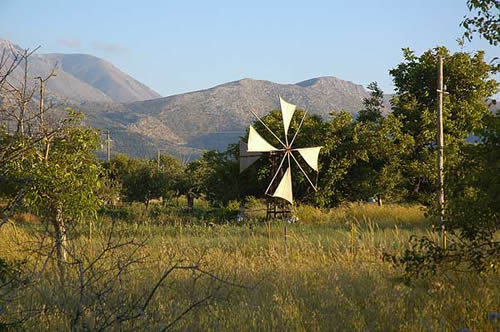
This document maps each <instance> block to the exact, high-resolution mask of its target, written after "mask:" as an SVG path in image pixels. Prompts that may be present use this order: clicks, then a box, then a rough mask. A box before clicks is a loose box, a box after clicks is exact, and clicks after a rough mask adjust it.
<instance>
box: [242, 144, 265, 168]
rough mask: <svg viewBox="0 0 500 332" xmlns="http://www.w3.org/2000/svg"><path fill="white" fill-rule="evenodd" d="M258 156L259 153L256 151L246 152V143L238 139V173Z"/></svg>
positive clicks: (259, 155)
mask: <svg viewBox="0 0 500 332" xmlns="http://www.w3.org/2000/svg"><path fill="white" fill-rule="evenodd" d="M260 157H261V154H260V153H258V152H248V145H247V144H246V143H245V142H242V141H240V173H241V172H243V171H244V170H246V169H247V168H248V167H250V165H252V164H253V163H254V162H256V161H257V160H258V159H259V158H260Z"/></svg>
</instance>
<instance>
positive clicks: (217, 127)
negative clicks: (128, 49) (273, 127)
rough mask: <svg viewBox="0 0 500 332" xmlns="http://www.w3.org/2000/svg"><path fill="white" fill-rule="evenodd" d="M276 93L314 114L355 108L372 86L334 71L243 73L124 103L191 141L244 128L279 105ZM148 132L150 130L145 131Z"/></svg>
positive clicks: (133, 110) (324, 114) (239, 130)
mask: <svg viewBox="0 0 500 332" xmlns="http://www.w3.org/2000/svg"><path fill="white" fill-rule="evenodd" d="M278 95H281V96H282V97H283V98H284V99H286V100H288V101H290V102H291V103H294V104H296V105H297V106H298V108H302V109H306V110H308V111H309V112H311V113H312V114H318V115H321V116H323V117H325V118H326V117H327V116H328V114H329V113H330V112H335V111H340V110H346V111H348V112H351V113H356V112H357V111H359V110H360V109H361V107H362V101H363V98H365V97H367V96H368V92H367V91H366V90H365V89H363V87H362V86H360V85H356V84H354V83H351V82H347V81H343V80H340V79H337V78H335V77H321V78H315V79H312V80H308V81H304V82H300V83H297V84H277V83H273V82H269V81H260V80H252V79H243V80H240V81H235V82H230V83H226V84H222V85H219V86H216V87H214V88H211V89H207V90H202V91H196V92H191V93H186V94H181V95H175V96H171V97H166V98H160V99H154V100H148V101H143V102H135V103H130V104H126V105H124V107H126V108H127V109H128V110H129V111H130V112H133V113H136V114H141V115H142V116H146V115H147V116H151V117H155V118H157V119H158V120H159V121H161V122H162V123H163V124H164V125H165V126H167V127H169V128H170V129H171V132H172V133H173V134H175V135H176V136H178V137H180V138H181V139H183V140H186V141H187V142H188V144H189V142H191V141H192V140H196V139H197V138H198V137H199V136H200V135H210V134H212V135H217V134H216V133H227V132H242V131H244V130H245V128H246V127H247V126H248V125H249V124H250V123H251V122H253V121H254V120H255V117H254V116H253V115H252V111H253V112H254V113H256V114H257V115H259V116H263V115H264V114H266V113H268V112H270V111H271V110H273V109H277V108H279V100H278ZM145 134H147V133H145Z"/></svg>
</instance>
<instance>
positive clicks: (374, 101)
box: [358, 82, 384, 122]
mask: <svg viewBox="0 0 500 332" xmlns="http://www.w3.org/2000/svg"><path fill="white" fill-rule="evenodd" d="M368 90H370V91H371V92H370V98H365V99H363V106H364V108H363V109H362V110H360V111H359V112H358V121H361V122H368V121H369V122H377V121H379V120H381V119H382V118H383V116H382V111H383V109H384V92H383V91H382V89H380V88H379V86H378V84H377V82H372V83H370V84H368Z"/></svg>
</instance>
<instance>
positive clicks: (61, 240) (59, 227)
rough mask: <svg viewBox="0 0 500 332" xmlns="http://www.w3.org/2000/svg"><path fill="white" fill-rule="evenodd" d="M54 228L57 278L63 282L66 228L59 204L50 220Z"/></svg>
mask: <svg viewBox="0 0 500 332" xmlns="http://www.w3.org/2000/svg"><path fill="white" fill-rule="evenodd" d="M52 223H53V225H54V230H55V240H56V243H55V249H56V256H57V266H58V268H59V278H60V280H61V283H63V284H64V276H65V266H64V264H65V263H66V245H67V243H66V228H65V225H64V218H63V208H62V205H61V204H58V206H57V207H56V211H55V215H54V219H53V220H52Z"/></svg>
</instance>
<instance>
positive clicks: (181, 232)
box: [0, 204, 500, 331]
mask: <svg viewBox="0 0 500 332" xmlns="http://www.w3.org/2000/svg"><path fill="white" fill-rule="evenodd" d="M141 209H142V208H141V207H140V206H133V207H128V208H121V209H119V210H113V211H111V210H109V211H104V212H103V213H102V215H101V217H100V219H99V221H97V222H95V223H93V224H87V225H79V226H78V227H77V228H76V229H75V230H74V233H75V234H76V235H75V236H73V237H72V238H71V239H70V245H71V250H72V252H73V253H75V254H74V255H75V257H70V258H69V259H68V261H72V259H73V258H74V259H78V261H81V262H82V264H81V265H80V266H83V267H88V266H89V265H90V264H91V263H92V261H93V258H95V257H97V256H98V255H99V253H100V252H102V249H103V248H104V247H105V246H106V243H107V242H108V241H109V237H108V235H109V233H110V229H111V224H113V223H112V218H115V219H116V222H115V223H114V229H113V234H114V235H113V237H116V240H117V241H118V240H119V239H118V238H120V240H121V241H129V240H131V239H132V238H134V239H135V241H136V242H141V243H142V241H144V244H143V245H135V244H128V245H124V246H123V247H118V248H116V249H114V250H113V251H109V252H107V254H105V255H103V256H102V257H101V258H100V259H99V260H98V263H96V264H95V265H94V266H92V267H91V268H89V269H88V271H87V272H86V274H84V277H85V280H84V281H85V282H84V283H82V273H79V271H80V272H81V270H79V265H78V264H68V266H67V271H66V272H67V278H66V280H65V284H64V287H63V286H62V285H61V282H60V280H59V279H58V278H57V277H56V276H57V268H56V266H55V264H53V263H49V265H48V266H47V269H46V270H45V271H44V272H43V274H42V275H41V277H40V278H39V279H37V281H36V282H34V283H33V285H30V287H26V288H23V289H22V290H21V291H19V292H18V294H16V296H17V297H16V299H15V300H14V301H13V302H12V303H11V304H10V306H9V307H8V310H7V312H6V313H4V314H3V315H2V316H0V322H2V321H7V319H11V320H12V318H13V317H24V316H26V313H27V312H30V311H32V312H33V314H32V315H28V318H24V320H25V321H24V322H23V323H22V324H23V325H18V328H19V329H22V330H24V329H28V330H54V331H57V330H60V331H65V330H69V329H71V325H72V319H74V317H75V315H76V313H77V312H80V314H79V315H80V316H79V317H80V321H85V324H84V325H86V326H88V327H89V329H91V330H92V329H95V328H98V327H99V326H101V327H102V326H104V325H105V322H106V319H107V321H108V322H111V323H110V324H109V325H108V326H105V328H106V329H109V330H128V329H131V330H150V331H156V330H162V329H164V328H172V329H174V330H203V331H205V330H213V331H236V330H241V331H247V330H278V331H314V330H324V331H332V330H333V331H335V330H338V331H456V330H459V329H460V328H465V327H467V328H469V329H470V330H471V331H498V330H499V329H500V325H499V322H498V320H497V321H495V320H491V319H489V318H488V315H489V314H490V313H493V312H498V311H500V277H499V276H498V275H493V274H490V275H470V274H458V273H448V274H446V275H441V276H437V277H433V278H429V279H426V280H416V281H412V282H411V283H408V282H406V281H405V279H404V278H402V271H401V270H399V268H397V267H394V266H392V265H391V264H390V263H388V262H385V261H383V259H382V257H383V255H384V253H390V254H398V253H401V252H402V251H403V250H404V249H405V248H407V245H408V240H409V237H410V236H411V235H412V234H415V235H424V234H425V235H428V236H431V237H435V238H436V240H437V234H435V233H433V232H432V220H429V219H426V218H425V217H424V212H423V209H422V208H421V207H419V206H403V205H388V206H383V207H378V206H376V205H372V204H364V205H358V204H353V205H348V206H344V207H341V208H337V209H333V210H330V211H323V210H318V209H315V208H312V207H308V206H302V207H299V208H297V210H296V211H295V214H296V215H297V216H298V217H299V220H300V221H299V223H297V224H286V228H287V236H286V241H285V235H284V232H285V223H284V222H283V221H273V222H270V223H264V222H263V221H261V220H260V219H259V218H260V216H261V213H262V212H261V206H259V205H258V204H256V205H254V206H252V207H251V208H249V209H248V210H247V215H248V216H250V218H249V219H247V220H245V221H244V222H241V223H236V222H234V221H224V216H223V217H221V215H224V213H226V212H227V211H226V212H224V211H223V212H220V211H219V212H213V214H210V213H204V212H203V211H205V212H206V210H207V209H208V207H207V206H206V205H200V206H199V207H198V210H196V211H194V214H193V215H189V214H187V213H185V212H182V209H181V208H178V207H175V206H174V207H168V208H160V207H159V206H158V207H157V208H156V209H155V208H152V209H151V210H150V211H149V212H148V213H146V212H144V211H143V210H141ZM217 213H219V214H217ZM227 215H230V213H229V212H227ZM16 220H17V222H16V223H10V224H7V225H5V226H4V227H3V228H2V229H1V231H0V252H1V256H2V257H3V258H4V259H6V260H7V261H9V262H15V261H16V260H22V259H24V258H26V257H28V262H27V263H25V264H24V269H27V270H29V269H32V270H36V269H35V268H34V267H35V266H38V267H39V266H41V262H38V261H37V260H36V259H35V257H36V254H34V253H33V252H27V251H26V248H27V247H30V245H29V244H30V243H33V245H32V247H34V245H35V244H37V245H38V247H37V248H39V249H38V252H39V253H40V252H44V250H48V249H44V248H50V245H47V247H42V246H39V243H40V242H41V240H40V237H39V235H37V234H40V232H39V229H40V228H41V225H40V224H39V223H38V222H37V220H36V218H30V217H29V215H25V216H18V217H17V219H16ZM120 262H121V263H120ZM127 262H128V263H130V266H128V267H127V268H126V269H123V268H117V266H119V265H120V264H125V263H127ZM37 264H38V265H37ZM172 266H177V267H178V269H174V270H172V272H171V273H170V274H168V276H167V277H166V278H165V280H164V282H162V283H161V284H158V288H157V290H156V291H155V292H154V293H152V289H154V286H155V285H157V284H156V281H157V280H159V279H160V278H161V277H162V275H163V276H165V271H166V270H167V269H168V268H169V267H172ZM188 266H196V269H194V270H193V269H183V268H181V267H188ZM116 271H121V272H119V273H117V274H116V275H114V274H113V273H115V272H116ZM82 285H85V287H82ZM150 294H153V296H151V298H150V299H149V302H147V303H148V305H147V306H146V307H144V310H143V311H140V310H139V311H137V310H135V308H136V307H137V306H138V307H141V305H142V304H143V303H145V302H146V300H148V295H150ZM198 302H199V305H196V304H197V303H198ZM138 304H141V305H138ZM193 305H195V306H194V308H193V309H192V310H190V311H189V312H187V313H186V314H183V313H184V312H185V311H186V309H187V308H189V307H190V306H193ZM127 308H129V310H128V311H127V310H126V309H127ZM132 313H137V317H135V318H134V319H129V320H127V319H123V320H121V321H120V320H119V319H116V317H117V316H119V315H121V317H130V316H131V315H132ZM126 314H128V315H129V316H126ZM23 315H24V316H23ZM179 317H180V319H179V320H177V321H176V319H177V318H179ZM169 323H173V324H172V325H169ZM21 326H22V327H21Z"/></svg>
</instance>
